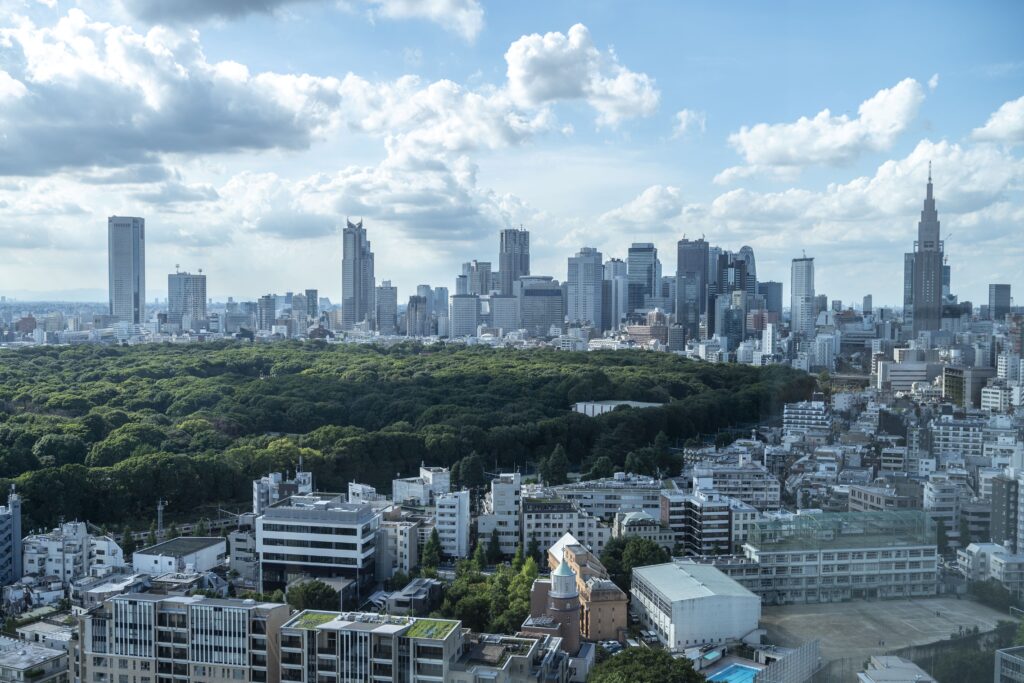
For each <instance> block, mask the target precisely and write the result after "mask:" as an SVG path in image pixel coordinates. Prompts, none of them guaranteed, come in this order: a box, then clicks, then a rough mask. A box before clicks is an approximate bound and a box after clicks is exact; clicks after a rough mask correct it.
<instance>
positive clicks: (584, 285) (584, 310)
mask: <svg viewBox="0 0 1024 683" xmlns="http://www.w3.org/2000/svg"><path fill="white" fill-rule="evenodd" d="M602 280H604V264H603V262H602V256H601V252H599V251H598V250H597V249H594V248H593V247H583V248H582V249H580V250H579V253H577V254H576V255H575V256H570V257H569V278H568V280H567V282H568V285H569V286H568V290H569V297H568V300H569V306H568V308H569V310H568V313H567V315H568V319H569V322H570V323H590V324H592V325H595V326H598V327H600V325H601V289H602V286H601V282H602Z"/></svg>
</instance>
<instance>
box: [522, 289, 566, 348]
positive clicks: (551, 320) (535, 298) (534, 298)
mask: <svg viewBox="0 0 1024 683" xmlns="http://www.w3.org/2000/svg"><path fill="white" fill-rule="evenodd" d="M519 324H520V326H521V327H522V328H523V329H524V330H526V333H527V334H528V335H529V336H531V337H550V336H552V335H551V330H552V328H555V329H556V330H557V332H556V334H561V330H562V329H563V328H564V327H565V306H564V304H563V302H562V287H561V286H560V285H559V284H558V281H557V280H555V279H553V278H552V277H551V276H550V275H544V276H538V275H531V276H529V277H524V278H521V279H520V287H519Z"/></svg>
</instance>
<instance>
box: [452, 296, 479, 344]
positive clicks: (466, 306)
mask: <svg viewBox="0 0 1024 683" xmlns="http://www.w3.org/2000/svg"><path fill="white" fill-rule="evenodd" d="M451 301H452V307H451V310H452V314H451V322H450V327H449V332H450V336H451V337H475V336H476V333H477V327H479V325H480V297H479V296H477V295H476V294H456V295H455V296H453V297H452V298H451Z"/></svg>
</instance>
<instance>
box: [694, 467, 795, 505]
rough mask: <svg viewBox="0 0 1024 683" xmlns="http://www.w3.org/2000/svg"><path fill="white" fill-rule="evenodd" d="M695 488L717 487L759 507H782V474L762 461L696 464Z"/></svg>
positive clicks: (709, 488)
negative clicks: (778, 475)
mask: <svg viewBox="0 0 1024 683" xmlns="http://www.w3.org/2000/svg"><path fill="white" fill-rule="evenodd" d="M693 488H694V490H701V489H703V490H711V491H716V492H718V493H720V494H722V495H723V496H728V497H730V498H735V499H736V500H739V501H742V502H744V503H746V504H747V505H752V506H754V507H755V508H757V509H758V510H778V509H779V505H780V502H779V501H780V499H781V490H782V487H781V485H780V484H779V480H778V478H777V477H776V476H775V475H774V474H772V473H771V472H769V471H768V469H767V468H766V467H765V466H764V465H761V464H758V463H754V462H744V463H741V464H738V465H719V464H714V463H701V464H698V465H696V466H694V468H693Z"/></svg>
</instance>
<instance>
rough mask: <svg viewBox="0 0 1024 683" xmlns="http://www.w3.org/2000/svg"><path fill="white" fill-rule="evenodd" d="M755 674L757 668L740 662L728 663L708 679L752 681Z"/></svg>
mask: <svg viewBox="0 0 1024 683" xmlns="http://www.w3.org/2000/svg"><path fill="white" fill-rule="evenodd" d="M757 674H758V669H755V668H753V667H750V666H743V665H742V664H730V665H729V666H727V667H725V668H724V669H722V670H721V671H719V672H718V673H716V674H715V675H714V676H712V677H711V678H709V679H708V680H709V681H719V682H720V683H753V681H754V677H755V676H757Z"/></svg>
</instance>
